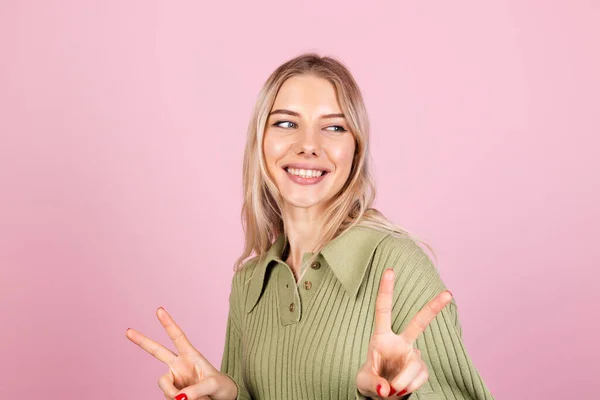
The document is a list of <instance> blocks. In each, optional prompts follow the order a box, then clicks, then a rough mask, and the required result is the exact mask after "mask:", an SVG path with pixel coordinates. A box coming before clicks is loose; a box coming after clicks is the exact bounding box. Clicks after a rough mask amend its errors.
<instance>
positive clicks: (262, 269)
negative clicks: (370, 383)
mask: <svg viewBox="0 0 600 400" xmlns="http://www.w3.org/2000/svg"><path fill="white" fill-rule="evenodd" d="M285 243H286V242H285V238H283V237H280V238H279V239H278V240H277V241H276V242H275V243H274V244H273V245H272V246H271V249H270V250H269V252H268V253H267V255H266V257H265V258H264V259H263V260H258V259H257V258H254V259H252V260H249V261H248V262H246V263H245V265H244V267H243V268H242V269H241V270H239V271H237V272H236V273H235V275H234V277H233V280H232V285H231V294H230V297H229V315H228V319H227V333H226V343H225V350H224V353H223V359H222V363H221V371H222V372H223V373H226V374H227V375H229V376H230V377H231V378H232V379H233V380H234V381H235V383H236V385H237V386H238V399H255V400H262V399H366V398H367V397H364V396H362V395H361V394H360V393H359V392H358V391H357V388H356V374H357V373H358V370H359V368H360V367H361V365H362V364H363V363H364V362H365V360H366V356H367V347H368V344H369V340H370V338H371V335H372V333H373V330H374V316H375V300H376V297H377V293H378V289H379V284H380V280H381V276H382V273H383V272H384V271H385V270H386V269H387V268H393V269H394V271H395V288H394V306H393V311H392V313H393V315H392V330H393V331H394V332H396V333H400V332H402V330H403V329H404V328H405V326H406V325H407V324H408V322H409V321H410V319H411V318H412V317H413V316H414V315H415V314H416V313H417V312H418V311H419V310H421V309H422V308H423V306H425V304H427V302H429V301H430V300H431V299H433V298H434V297H435V296H436V295H437V294H438V293H440V292H442V291H443V290H446V287H445V285H444V283H443V282H442V280H441V278H440V275H439V273H438V271H437V269H436V268H435V266H434V265H433V264H432V263H431V261H430V259H429V258H428V256H427V255H426V254H425V252H424V251H423V250H422V249H421V247H419V246H418V245H417V244H416V243H415V242H414V241H413V240H412V239H409V238H398V237H395V236H391V235H389V234H385V233H382V232H379V231H376V230H373V229H370V228H366V227H359V226H357V227H354V228H352V229H351V230H350V231H348V232H346V233H345V234H344V235H341V236H339V237H338V238H336V239H334V240H333V241H332V242H330V243H329V244H328V245H327V246H326V248H325V249H324V250H323V251H322V252H321V253H320V254H319V256H318V258H317V264H314V263H313V265H312V266H310V267H309V269H308V270H307V273H306V274H305V275H304V276H303V278H302V280H301V281H300V282H298V283H296V280H295V278H294V275H293V273H292V271H291V269H290V267H289V266H288V265H287V264H286V263H285V262H283V261H282V260H281V258H280V257H281V255H282V254H281V252H282V250H283V248H284V246H285ZM309 256H310V254H305V255H304V260H306V259H308V257H309ZM414 347H416V348H418V349H420V350H421V357H422V359H423V361H424V362H425V363H426V365H427V368H428V370H429V379H428V380H427V382H426V383H425V384H424V385H423V386H421V387H420V388H419V389H418V390H417V391H416V392H414V393H412V394H411V395H410V396H408V397H405V398H409V399H410V400H416V399H424V400H434V399H457V400H462V399H478V400H493V397H492V395H491V393H490V392H489V390H488V389H487V387H486V386H485V384H484V382H483V380H482V378H481V376H480V374H479V372H478V371H477V369H476V368H475V366H474V365H473V362H472V361H471V359H470V358H469V355H468V354H467V351H466V349H465V346H464V344H463V342H462V332H461V326H460V322H459V317H458V311H457V305H456V301H455V299H452V302H451V303H450V304H448V305H447V306H446V307H445V308H444V309H443V310H442V311H441V312H440V314H438V315H437V316H436V318H435V319H434V320H433V321H432V322H431V323H430V324H429V326H428V327H427V328H426V330H425V331H424V332H423V334H421V336H420V337H419V339H418V340H417V341H416V342H415V344H414ZM396 389H402V388H396Z"/></svg>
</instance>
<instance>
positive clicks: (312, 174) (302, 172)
mask: <svg viewBox="0 0 600 400" xmlns="http://www.w3.org/2000/svg"><path fill="white" fill-rule="evenodd" d="M287 172H288V173H290V174H292V175H298V176H300V177H302V178H318V177H319V176H321V175H323V171H320V170H317V169H296V168H288V169H287Z"/></svg>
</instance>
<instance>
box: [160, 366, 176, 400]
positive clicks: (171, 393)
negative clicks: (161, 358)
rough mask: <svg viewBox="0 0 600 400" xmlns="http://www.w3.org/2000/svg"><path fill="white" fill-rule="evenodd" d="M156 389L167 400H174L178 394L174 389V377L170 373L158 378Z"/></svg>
mask: <svg viewBox="0 0 600 400" xmlns="http://www.w3.org/2000/svg"><path fill="white" fill-rule="evenodd" d="M158 387H159V388H160V390H162V391H163V393H164V394H165V397H166V398H167V399H174V398H175V396H176V395H177V392H179V391H178V390H177V388H176V387H175V377H174V376H173V374H172V373H171V371H169V372H167V373H166V374H164V375H163V376H161V377H160V379H159V380H158Z"/></svg>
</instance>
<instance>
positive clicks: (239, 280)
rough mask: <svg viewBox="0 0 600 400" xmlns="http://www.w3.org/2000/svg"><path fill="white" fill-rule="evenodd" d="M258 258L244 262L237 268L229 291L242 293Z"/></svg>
mask: <svg viewBox="0 0 600 400" xmlns="http://www.w3.org/2000/svg"><path fill="white" fill-rule="evenodd" d="M258 261H259V258H258V257H252V258H250V259H248V260H246V261H244V263H243V264H242V265H241V266H240V267H239V269H238V270H237V271H235V273H234V274H233V278H232V281H231V291H232V292H233V291H234V290H236V291H242V290H243V289H244V287H245V286H248V282H249V281H250V278H251V277H252V275H253V273H254V271H255V269H256V266H257V264H258Z"/></svg>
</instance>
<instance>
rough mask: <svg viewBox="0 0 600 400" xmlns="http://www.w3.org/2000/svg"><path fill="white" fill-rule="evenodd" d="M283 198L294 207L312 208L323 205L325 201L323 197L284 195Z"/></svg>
mask: <svg viewBox="0 0 600 400" xmlns="http://www.w3.org/2000/svg"><path fill="white" fill-rule="evenodd" d="M283 200H284V201H285V202H286V203H287V204H288V205H290V206H292V207H298V208H312V207H319V206H323V205H324V204H325V202H324V201H323V200H321V199H315V198H309V197H304V196H283Z"/></svg>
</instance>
